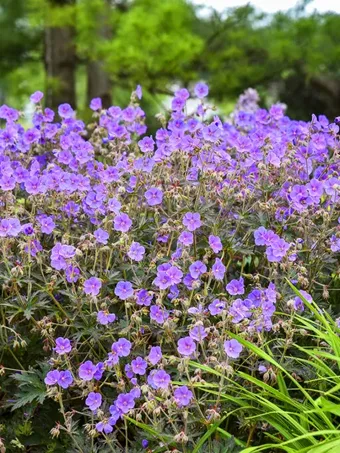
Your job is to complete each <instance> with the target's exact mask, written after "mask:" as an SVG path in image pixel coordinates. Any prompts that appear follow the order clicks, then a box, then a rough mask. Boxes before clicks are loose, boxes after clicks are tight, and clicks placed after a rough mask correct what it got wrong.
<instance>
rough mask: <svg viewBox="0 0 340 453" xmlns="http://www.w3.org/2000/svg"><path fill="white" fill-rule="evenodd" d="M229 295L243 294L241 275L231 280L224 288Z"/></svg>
mask: <svg viewBox="0 0 340 453" xmlns="http://www.w3.org/2000/svg"><path fill="white" fill-rule="evenodd" d="M225 289H226V290H227V291H228V293H229V294H230V295H231V296H235V295H236V294H244V280H243V278H242V277H240V278H239V280H232V281H231V282H229V283H228V284H227V286H226V288H225Z"/></svg>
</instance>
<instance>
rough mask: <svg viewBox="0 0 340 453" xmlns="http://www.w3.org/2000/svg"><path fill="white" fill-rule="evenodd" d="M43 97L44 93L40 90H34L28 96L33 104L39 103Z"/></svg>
mask: <svg viewBox="0 0 340 453" xmlns="http://www.w3.org/2000/svg"><path fill="white" fill-rule="evenodd" d="M43 97H44V93H42V92H41V91H36V92H35V93H33V94H32V95H31V96H30V100H31V101H32V102H33V104H39V102H40V101H41V100H42V98H43Z"/></svg>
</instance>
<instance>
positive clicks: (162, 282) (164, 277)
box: [153, 271, 173, 289]
mask: <svg viewBox="0 0 340 453" xmlns="http://www.w3.org/2000/svg"><path fill="white" fill-rule="evenodd" d="M153 283H154V285H156V286H158V288H159V289H167V288H169V287H170V286H171V285H172V284H173V283H172V281H171V278H170V277H169V275H168V274H167V272H166V271H160V272H158V273H157V277H156V278H155V280H154V281H153Z"/></svg>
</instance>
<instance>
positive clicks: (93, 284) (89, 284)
mask: <svg viewBox="0 0 340 453" xmlns="http://www.w3.org/2000/svg"><path fill="white" fill-rule="evenodd" d="M101 287H102V282H101V281H100V280H99V278H96V277H91V278H89V279H88V280H85V282H84V293H85V294H91V295H92V296H97V295H98V294H99V292H100V288H101Z"/></svg>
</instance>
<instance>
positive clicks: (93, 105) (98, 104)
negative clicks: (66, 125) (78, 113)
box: [90, 98, 103, 111]
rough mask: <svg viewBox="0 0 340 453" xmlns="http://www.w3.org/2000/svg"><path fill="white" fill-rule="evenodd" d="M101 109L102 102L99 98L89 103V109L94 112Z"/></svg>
mask: <svg viewBox="0 0 340 453" xmlns="http://www.w3.org/2000/svg"><path fill="white" fill-rule="evenodd" d="M102 108H103V106H102V100H101V99H100V98H93V99H92V101H91V102H90V109H91V110H94V111H96V110H101V109H102Z"/></svg>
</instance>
